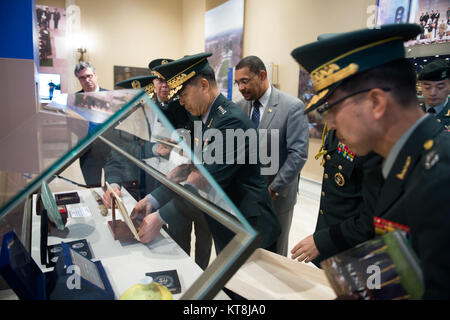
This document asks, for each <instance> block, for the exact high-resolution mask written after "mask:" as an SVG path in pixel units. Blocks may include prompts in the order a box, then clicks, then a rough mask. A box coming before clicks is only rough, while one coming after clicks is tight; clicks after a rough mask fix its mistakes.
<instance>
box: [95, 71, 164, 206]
mask: <svg viewBox="0 0 450 320" xmlns="http://www.w3.org/2000/svg"><path fill="white" fill-rule="evenodd" d="M155 78H156V76H155V75H149V76H137V77H132V78H129V79H127V80H123V81H120V82H118V83H116V84H115V86H117V87H121V88H125V89H130V88H134V89H136V88H141V89H143V90H144V91H145V92H146V93H147V94H148V95H149V96H150V97H152V96H153V94H154V89H155V87H154V85H153V80H154V79H155ZM144 112H145V111H144ZM147 125H148V130H149V131H151V125H150V123H148V122H147ZM108 132H109V134H110V139H114V143H115V144H117V145H119V146H120V147H121V148H122V149H123V150H124V151H126V152H127V153H129V154H131V155H133V156H134V157H136V158H137V159H147V158H151V157H163V158H166V159H167V158H168V157H169V154H170V151H171V148H170V147H167V146H166V145H164V144H158V143H151V142H149V141H145V140H143V139H141V138H139V137H137V136H134V135H132V134H129V133H126V132H124V131H121V130H115V129H111V130H109V131H108ZM149 134H151V132H149ZM104 171H105V180H106V181H107V182H108V183H109V184H111V186H112V187H113V189H114V191H115V192H116V193H117V194H118V195H119V196H120V195H121V191H120V189H121V187H125V188H126V189H127V191H128V192H129V193H130V194H131V195H132V196H133V197H134V198H135V199H136V200H140V199H141V198H142V197H144V196H145V195H146V194H147V193H148V192H150V191H152V190H153V189H154V188H155V186H156V181H155V180H154V179H153V178H152V177H150V176H145V175H144V174H143V171H142V170H140V169H139V168H138V167H137V166H136V165H134V164H133V163H132V162H131V161H129V160H127V159H126V158H125V157H124V156H123V155H121V154H119V153H118V152H117V151H115V150H112V151H111V153H110V154H109V155H108V157H107V159H106V162H105V166H104ZM103 200H104V202H105V204H106V206H107V207H108V208H109V207H110V206H111V205H110V204H111V197H110V192H109V190H107V191H105V192H104V194H103Z"/></svg>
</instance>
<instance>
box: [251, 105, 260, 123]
mask: <svg viewBox="0 0 450 320" xmlns="http://www.w3.org/2000/svg"><path fill="white" fill-rule="evenodd" d="M259 107H261V103H260V102H259V100H255V102H254V103H253V112H252V118H251V119H252V122H253V123H254V124H255V127H256V128H258V126H259V118H260V112H259Z"/></svg>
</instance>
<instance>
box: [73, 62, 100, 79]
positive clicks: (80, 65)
mask: <svg viewBox="0 0 450 320" xmlns="http://www.w3.org/2000/svg"><path fill="white" fill-rule="evenodd" d="M87 68H90V69H91V70H92V72H93V73H95V68H94V67H93V66H92V64H90V63H89V62H87V61H80V62H79V63H77V65H76V66H75V70H74V72H73V73H74V74H75V77H77V78H78V76H77V73H78V72H80V71H81V70H83V69H87Z"/></svg>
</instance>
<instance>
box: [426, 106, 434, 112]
mask: <svg viewBox="0 0 450 320" xmlns="http://www.w3.org/2000/svg"><path fill="white" fill-rule="evenodd" d="M427 112H428V113H436V110H434V108H433V107H431V108H428V110H427Z"/></svg>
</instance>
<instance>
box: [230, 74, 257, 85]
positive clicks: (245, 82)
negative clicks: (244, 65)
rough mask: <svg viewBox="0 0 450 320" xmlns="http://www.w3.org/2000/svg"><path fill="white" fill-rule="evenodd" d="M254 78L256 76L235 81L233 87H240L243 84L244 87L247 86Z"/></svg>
mask: <svg viewBox="0 0 450 320" xmlns="http://www.w3.org/2000/svg"><path fill="white" fill-rule="evenodd" d="M254 77H256V74H255V75H254V76H253V77H250V78H244V79H241V80H239V81H238V80H236V81H235V82H234V85H235V86H238V87H239V86H240V85H241V84H243V85H244V86H245V85H247V84H248V83H249V82H250V81H251V80H252V79H253V78H254Z"/></svg>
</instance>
